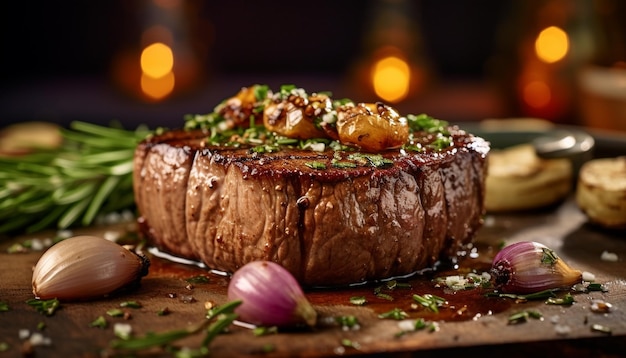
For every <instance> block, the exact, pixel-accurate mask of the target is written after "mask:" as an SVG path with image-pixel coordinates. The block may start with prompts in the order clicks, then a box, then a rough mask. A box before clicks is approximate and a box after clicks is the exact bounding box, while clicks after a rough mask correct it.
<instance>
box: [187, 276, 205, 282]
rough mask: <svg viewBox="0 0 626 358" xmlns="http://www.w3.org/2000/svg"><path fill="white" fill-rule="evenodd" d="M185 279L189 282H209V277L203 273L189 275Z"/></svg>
mask: <svg viewBox="0 0 626 358" xmlns="http://www.w3.org/2000/svg"><path fill="white" fill-rule="evenodd" d="M185 281H187V282H189V283H209V278H208V277H207V276H204V275H198V276H193V277H189V278H188V279H186V280H185Z"/></svg>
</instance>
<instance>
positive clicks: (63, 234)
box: [57, 230, 74, 239]
mask: <svg viewBox="0 0 626 358" xmlns="http://www.w3.org/2000/svg"><path fill="white" fill-rule="evenodd" d="M72 236H74V233H73V232H72V230H59V231H57V237H58V238H59V239H69V238H70V237H72Z"/></svg>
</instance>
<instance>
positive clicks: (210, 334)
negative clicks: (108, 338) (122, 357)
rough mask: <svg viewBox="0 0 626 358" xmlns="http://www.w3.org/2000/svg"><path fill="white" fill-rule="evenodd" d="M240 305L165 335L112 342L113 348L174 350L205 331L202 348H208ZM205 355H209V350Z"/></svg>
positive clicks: (222, 308) (231, 305)
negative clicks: (161, 348) (173, 345)
mask: <svg viewBox="0 0 626 358" xmlns="http://www.w3.org/2000/svg"><path fill="white" fill-rule="evenodd" d="M240 304H241V301H231V302H228V303H226V304H224V305H221V306H217V307H214V308H212V309H211V310H209V311H208V312H207V317H206V319H205V320H204V321H203V322H201V323H199V324H197V325H194V326H189V327H186V328H183V329H177V330H171V331H167V332H163V333H148V334H146V335H145V336H143V337H137V338H131V337H128V338H127V339H118V340H114V341H112V342H111V347H112V348H114V349H119V350H124V351H139V350H143V349H149V348H153V347H162V346H165V347H166V349H168V350H171V349H174V348H172V347H171V346H170V344H171V343H173V342H175V341H177V340H179V339H183V338H186V337H189V336H191V335H194V334H197V333H199V332H202V331H205V337H204V339H203V341H202V348H206V347H208V346H209V344H210V343H211V341H212V340H213V339H214V338H215V337H216V336H217V335H219V334H220V333H222V332H223V331H224V329H225V328H226V327H228V326H229V325H230V324H231V323H232V322H233V321H234V320H235V319H236V318H237V315H236V314H234V313H233V312H234V309H235V308H236V307H237V306H239V305H240ZM202 348H200V349H202ZM205 353H208V350H207V351H206V352H205Z"/></svg>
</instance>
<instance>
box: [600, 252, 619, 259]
mask: <svg viewBox="0 0 626 358" xmlns="http://www.w3.org/2000/svg"><path fill="white" fill-rule="evenodd" d="M600 259H601V260H602V261H609V262H617V259H618V257H617V254H616V253H614V252H608V251H606V250H604V251H602V255H601V256H600Z"/></svg>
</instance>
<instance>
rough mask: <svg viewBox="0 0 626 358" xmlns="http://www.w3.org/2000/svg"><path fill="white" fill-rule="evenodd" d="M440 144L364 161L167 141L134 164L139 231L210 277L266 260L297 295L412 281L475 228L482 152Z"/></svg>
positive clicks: (455, 133)
mask: <svg viewBox="0 0 626 358" xmlns="http://www.w3.org/2000/svg"><path fill="white" fill-rule="evenodd" d="M449 132H450V137H451V138H452V143H451V145H450V146H449V147H446V148H444V149H441V150H430V149H425V150H422V151H405V150H400V149H395V150H385V151H382V152H380V153H378V154H376V155H371V154H361V153H358V152H356V153H351V152H342V151H334V150H331V149H326V150H325V151H323V152H315V151H310V150H300V149H285V150H280V151H277V152H270V153H256V152H251V151H250V150H249V148H245V147H239V148H234V147H228V146H212V145H209V144H208V143H207V142H206V141H205V138H206V137H207V133H206V132H203V131H201V130H195V131H184V130H173V131H169V132H166V133H164V134H162V135H157V136H154V137H152V138H149V139H146V140H145V141H144V142H142V143H141V144H140V145H139V146H138V147H137V150H136V153H135V168H134V186H135V196H136V198H135V199H136V203H137V205H138V210H139V212H140V215H141V218H140V220H141V221H142V230H143V232H144V234H145V235H146V236H147V238H148V239H149V240H150V241H151V243H152V244H153V245H155V246H156V247H158V248H159V249H160V250H162V251H165V252H169V253H171V254H174V255H177V256H181V257H184V258H189V259H194V260H200V261H202V262H204V263H205V264H206V265H207V266H208V267H210V268H212V269H218V270H223V271H226V272H234V271H235V270H237V269H238V268H239V267H241V266H242V265H244V264H245V263H247V262H250V261H253V260H271V261H275V262H277V263H279V264H281V265H283V266H284V267H285V268H286V269H288V270H289V271H290V272H291V273H292V274H293V275H294V276H295V277H296V279H298V280H299V281H300V282H301V284H303V285H305V286H312V285H342V284H349V283H356V282H363V281H368V280H376V279H384V278H389V277H393V276H398V275H405V274H410V273H412V272H415V271H417V270H421V269H424V268H427V267H430V266H432V265H434V264H435V263H436V261H438V260H440V259H447V258H451V257H454V256H456V254H457V251H458V250H459V249H461V248H462V247H463V246H465V245H466V244H468V243H470V242H471V240H472V239H473V237H474V235H475V233H476V231H477V230H478V229H479V228H480V226H481V224H482V215H483V213H484V206H483V197H484V179H485V174H486V162H485V157H486V155H487V153H488V151H489V145H488V143H487V142H485V141H484V140H482V139H481V138H478V137H474V136H472V135H471V134H468V133H466V132H464V131H462V130H460V129H458V128H457V127H454V126H451V127H449ZM424 140H425V141H429V140H432V138H430V139H429V137H428V135H427V134H424ZM425 148H426V147H425Z"/></svg>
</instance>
